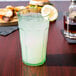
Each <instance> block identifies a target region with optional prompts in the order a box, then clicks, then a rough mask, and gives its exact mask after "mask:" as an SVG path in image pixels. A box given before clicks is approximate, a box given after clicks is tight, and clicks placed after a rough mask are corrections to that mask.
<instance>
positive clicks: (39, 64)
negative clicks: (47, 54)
mask: <svg viewBox="0 0 76 76" xmlns="http://www.w3.org/2000/svg"><path fill="white" fill-rule="evenodd" d="M22 61H23V63H24V64H26V65H28V66H41V65H43V64H44V63H45V62H46V59H45V60H44V61H42V62H40V63H38V64H30V63H26V62H25V61H24V60H22Z"/></svg>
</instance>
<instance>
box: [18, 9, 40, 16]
mask: <svg viewBox="0 0 76 76" xmlns="http://www.w3.org/2000/svg"><path fill="white" fill-rule="evenodd" d="M24 10H26V9H21V10H19V11H18V12H17V15H18V16H28V15H33V14H40V15H41V13H40V12H27V13H20V12H22V11H24Z"/></svg>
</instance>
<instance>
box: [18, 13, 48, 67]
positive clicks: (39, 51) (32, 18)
mask: <svg viewBox="0 0 76 76" xmlns="http://www.w3.org/2000/svg"><path fill="white" fill-rule="evenodd" d="M18 23H19V34H20V42H21V49H22V60H23V62H24V63H25V64H27V65H32V66H37V65H42V64H43V63H44V62H45V61H46V48H47V38H48V29H49V21H48V20H45V19H44V18H43V17H42V16H41V14H40V13H29V14H27V15H20V16H19V21H18Z"/></svg>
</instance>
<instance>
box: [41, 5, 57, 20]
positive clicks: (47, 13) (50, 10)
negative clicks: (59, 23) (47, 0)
mask: <svg viewBox="0 0 76 76" xmlns="http://www.w3.org/2000/svg"><path fill="white" fill-rule="evenodd" d="M41 14H42V16H43V17H44V18H45V19H47V20H49V21H55V20H56V19H57V18H58V11H57V9H56V8H55V7H54V6H52V5H44V6H43V7H42V9H41Z"/></svg>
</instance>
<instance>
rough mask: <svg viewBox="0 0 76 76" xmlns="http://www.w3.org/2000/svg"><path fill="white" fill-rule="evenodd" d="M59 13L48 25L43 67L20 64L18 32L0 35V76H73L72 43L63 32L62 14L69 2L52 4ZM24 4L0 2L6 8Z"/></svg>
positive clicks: (75, 56) (75, 67) (75, 55)
mask: <svg viewBox="0 0 76 76" xmlns="http://www.w3.org/2000/svg"><path fill="white" fill-rule="evenodd" d="M52 3H53V4H54V5H55V6H56V8H57V9H58V11H59V17H58V19H57V21H56V22H53V23H50V28H49V37H48V44H47V61H46V63H45V64H44V65H43V66H39V67H31V66H26V65H24V64H23V63H22V57H21V48H20V40H19V32H18V30H17V31H15V32H13V33H12V34H10V35H8V36H6V37H4V36H0V76H76V44H68V43H67V41H66V40H65V38H64V37H63V35H62V34H61V29H63V12H64V11H67V10H68V6H69V4H70V2H67V1H65V2H64V1H61V2H59V1H58V2H52ZM27 4H28V3H27V2H0V7H5V6H6V5H27Z"/></svg>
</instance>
